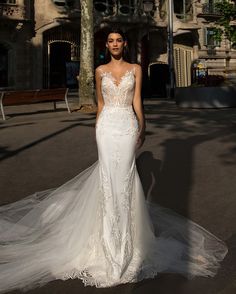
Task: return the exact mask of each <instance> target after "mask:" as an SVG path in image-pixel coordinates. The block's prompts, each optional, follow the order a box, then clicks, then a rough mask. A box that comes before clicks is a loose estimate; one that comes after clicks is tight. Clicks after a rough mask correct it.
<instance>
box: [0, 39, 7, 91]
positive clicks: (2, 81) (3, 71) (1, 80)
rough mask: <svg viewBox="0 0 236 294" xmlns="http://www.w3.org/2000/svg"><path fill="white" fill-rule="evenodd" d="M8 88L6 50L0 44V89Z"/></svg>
mask: <svg viewBox="0 0 236 294" xmlns="http://www.w3.org/2000/svg"><path fill="white" fill-rule="evenodd" d="M7 86H8V50H7V48H5V46H3V45H1V44H0V87H7Z"/></svg>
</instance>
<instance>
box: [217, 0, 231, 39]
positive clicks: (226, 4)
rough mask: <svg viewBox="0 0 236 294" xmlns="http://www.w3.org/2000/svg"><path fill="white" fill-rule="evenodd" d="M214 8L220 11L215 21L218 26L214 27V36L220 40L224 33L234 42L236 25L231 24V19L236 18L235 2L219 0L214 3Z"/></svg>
mask: <svg viewBox="0 0 236 294" xmlns="http://www.w3.org/2000/svg"><path fill="white" fill-rule="evenodd" d="M215 8H216V10H217V11H219V12H220V17H219V19H218V20H217V21H216V24H217V25H219V26H217V27H216V28H215V29H214V38H215V39H216V40H217V41H221V40H222V35H223V34H224V35H225V37H226V38H227V39H228V40H229V41H231V42H233V43H235V42H236V26H234V25H231V21H233V20H236V4H235V3H231V2H230V1H228V0H221V1H217V2H216V3H215Z"/></svg>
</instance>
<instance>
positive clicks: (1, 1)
mask: <svg viewBox="0 0 236 294" xmlns="http://www.w3.org/2000/svg"><path fill="white" fill-rule="evenodd" d="M0 4H16V0H0Z"/></svg>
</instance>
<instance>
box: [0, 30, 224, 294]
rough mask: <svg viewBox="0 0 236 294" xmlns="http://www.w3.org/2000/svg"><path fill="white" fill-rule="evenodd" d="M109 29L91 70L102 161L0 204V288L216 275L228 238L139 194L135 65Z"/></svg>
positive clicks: (140, 138) (140, 129) (140, 132)
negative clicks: (103, 53)
mask: <svg viewBox="0 0 236 294" xmlns="http://www.w3.org/2000/svg"><path fill="white" fill-rule="evenodd" d="M126 46H127V41H126V39H125V36H124V34H123V32H121V31H119V30H112V31H111V32H110V33H109V34H108V37H107V42H106V47H107V50H108V52H109V54H110V62H108V63H107V64H105V65H102V66H99V67H98V68H97V69H96V90H97V98H98V112H97V119H96V140H97V147H98V161H97V162H95V163H94V164H93V165H92V166H91V167H89V168H88V169H86V170H85V171H83V172H82V173H80V174H79V175H77V176H76V177H74V178H73V179H71V180H70V181H68V182H66V183H65V184H63V185H62V186H60V187H58V188H56V189H51V190H46V191H42V192H37V193H35V194H34V195H30V196H28V197H26V198H24V199H22V200H20V201H18V202H15V203H12V204H8V205H5V206H2V207H0V213H1V215H0V293H4V292H7V291H10V290H13V289H18V288H20V289H23V290H28V289H30V288H33V287H36V286H42V285H44V284H45V283H47V282H49V281H52V280H55V279H62V280H66V279H69V278H72V279H74V278H79V279H81V280H82V281H83V283H84V284H85V285H91V286H92V285H95V286H96V287H112V286H115V285H118V284H122V283H132V282H137V281H140V280H142V279H145V278H150V277H154V276H155V275H156V274H158V273H160V272H169V273H170V272H174V273H180V274H183V275H185V276H187V277H194V276H206V277H207V276H214V275H215V274H216V271H217V269H218V267H219V262H220V261H221V260H222V259H223V258H224V256H225V255H226V253H227V248H226V246H225V244H224V243H223V242H222V241H221V240H219V239H217V237H215V236H214V235H212V234H211V233H209V232H208V231H206V230H205V229H204V228H202V227H200V226H199V225H197V224H196V223H193V222H192V221H190V220H187V219H185V218H183V217H181V216H179V215H177V214H175V213H174V212H171V211H169V210H167V209H165V208H162V207H160V206H158V205H156V204H153V203H148V202H146V201H145V198H144V193H143V189H142V186H141V183H140V179H139V176H138V173H137V169H136V165H135V152H136V149H137V148H140V147H141V145H142V144H143V142H144V137H145V121H144V115H143V110H142V103H141V95H140V93H141V80H142V77H141V68H140V66H139V65H137V64H130V63H128V62H127V61H126V59H125V52H126Z"/></svg>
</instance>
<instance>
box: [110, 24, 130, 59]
mask: <svg viewBox="0 0 236 294" xmlns="http://www.w3.org/2000/svg"><path fill="white" fill-rule="evenodd" d="M110 34H119V35H121V37H122V39H123V40H124V41H125V42H127V37H126V35H125V33H124V32H123V31H122V30H121V29H120V28H118V27H111V28H110V29H109V30H108V32H107V35H106V42H107V40H108V36H109V35H110ZM122 57H123V59H124V60H125V61H127V62H130V57H129V48H128V44H127V43H126V46H124V49H123V52H122ZM105 61H106V62H109V61H111V54H110V52H109V50H108V48H106V52H105Z"/></svg>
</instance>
